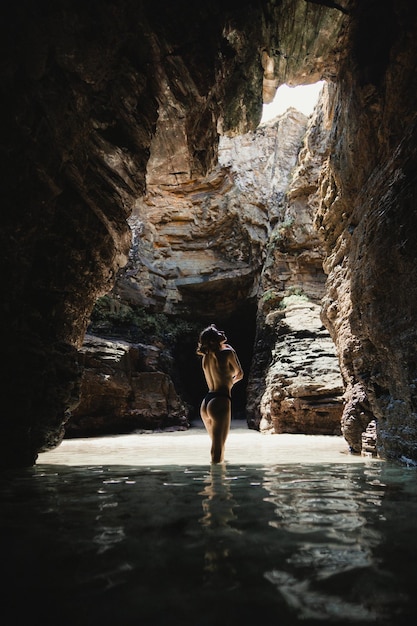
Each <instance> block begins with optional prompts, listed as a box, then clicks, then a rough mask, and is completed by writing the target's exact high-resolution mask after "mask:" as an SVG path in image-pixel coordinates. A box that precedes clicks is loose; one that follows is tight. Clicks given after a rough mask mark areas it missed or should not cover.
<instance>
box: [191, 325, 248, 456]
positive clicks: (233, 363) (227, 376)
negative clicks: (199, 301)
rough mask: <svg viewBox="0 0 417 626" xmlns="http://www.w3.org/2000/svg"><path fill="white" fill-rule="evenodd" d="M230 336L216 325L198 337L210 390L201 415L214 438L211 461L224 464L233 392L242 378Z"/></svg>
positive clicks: (198, 348) (199, 350) (202, 405)
mask: <svg viewBox="0 0 417 626" xmlns="http://www.w3.org/2000/svg"><path fill="white" fill-rule="evenodd" d="M226 342H227V337H226V335H225V334H224V332H223V331H222V330H218V329H217V328H216V326H215V325H214V324H211V326H208V327H207V328H205V329H204V330H203V331H202V332H201V334H200V338H199V342H198V346H197V354H200V355H202V357H203V359H202V366H203V372H204V376H205V378H206V382H207V386H208V388H209V391H208V393H207V395H206V397H205V398H204V400H203V401H202V403H201V407H200V414H201V419H202V420H203V422H204V426H205V427H206V430H207V432H208V434H209V435H210V438H211V443H212V445H211V460H212V462H213V463H221V462H222V461H223V458H224V445H225V443H226V439H227V435H228V434H229V430H230V420H231V416H232V407H231V402H232V398H231V395H230V394H231V390H232V387H233V385H234V384H235V383H237V382H238V381H239V380H242V378H243V370H242V367H241V365H240V363H239V359H238V358H237V354H236V352H235V351H234V349H233V348H232V346H229V345H228V344H227V343H226Z"/></svg>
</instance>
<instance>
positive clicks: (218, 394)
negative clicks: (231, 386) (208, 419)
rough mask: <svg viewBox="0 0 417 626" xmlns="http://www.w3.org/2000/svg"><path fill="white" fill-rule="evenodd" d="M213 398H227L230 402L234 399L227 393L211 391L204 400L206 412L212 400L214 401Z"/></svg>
mask: <svg viewBox="0 0 417 626" xmlns="http://www.w3.org/2000/svg"><path fill="white" fill-rule="evenodd" d="M213 398H227V399H228V400H230V401H231V400H232V398H231V397H230V396H229V394H228V393H227V392H226V391H209V392H208V394H207V395H206V397H205V398H204V400H203V402H204V408H205V409H206V410H207V405H208V403H209V402H210V400H213Z"/></svg>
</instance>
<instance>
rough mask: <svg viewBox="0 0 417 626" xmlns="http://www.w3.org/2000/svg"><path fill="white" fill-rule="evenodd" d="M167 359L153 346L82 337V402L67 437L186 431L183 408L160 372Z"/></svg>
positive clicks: (185, 415)
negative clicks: (171, 429) (139, 431)
mask: <svg viewBox="0 0 417 626" xmlns="http://www.w3.org/2000/svg"><path fill="white" fill-rule="evenodd" d="M167 361H170V355H169V354H167V353H166V352H165V351H163V350H161V349H160V348H158V347H157V346H149V345H144V344H140V343H139V344H138V343H136V344H132V343H130V342H127V341H121V340H112V341H109V340H106V339H103V338H99V337H95V336H92V335H87V336H86V338H85V340H84V344H83V347H82V349H81V350H80V364H81V365H82V367H83V375H82V379H81V393H80V396H81V402H80V403H79V404H78V406H77V407H76V409H75V410H74V411H73V413H72V416H71V420H70V421H69V422H68V424H67V428H66V434H67V436H70V437H76V436H83V437H85V436H89V435H97V434H100V435H102V434H118V433H121V432H132V431H135V430H136V431H137V430H144V429H145V430H158V429H164V428H167V427H171V428H172V427H175V428H176V429H186V428H188V427H189V422H188V419H187V415H188V408H187V407H186V405H185V404H184V403H183V402H182V401H181V399H180V397H179V396H178V394H177V392H176V390H175V387H174V384H173V382H172V379H171V377H170V375H169V374H168V373H167V372H166V371H164V370H166V369H167ZM168 369H169V368H168Z"/></svg>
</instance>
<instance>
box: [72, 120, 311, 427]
mask: <svg viewBox="0 0 417 626" xmlns="http://www.w3.org/2000/svg"><path fill="white" fill-rule="evenodd" d="M306 126H307V118H306V117H305V116H304V115H303V114H301V113H299V112H297V111H295V110H289V111H287V113H285V114H284V115H281V116H279V117H278V118H276V119H275V120H274V121H273V122H271V123H269V124H267V125H262V126H260V127H259V128H258V129H257V130H256V131H253V132H249V133H245V134H244V135H239V136H236V137H233V138H222V139H221V141H220V145H219V164H218V165H217V167H216V168H215V169H214V170H213V171H212V172H211V173H210V175H209V176H207V177H206V178H203V177H200V178H199V179H198V180H194V181H191V180H187V179H186V177H185V174H184V175H183V179H182V182H181V183H178V184H176V185H174V183H171V185H169V186H168V188H167V186H164V184H163V181H164V180H166V177H168V176H169V163H165V175H164V176H163V175H162V170H163V163H162V155H161V157H160V158H159V160H158V168H157V172H155V171H154V170H153V169H152V168H153V167H154V165H155V159H150V161H149V164H148V173H147V181H153V182H152V184H150V183H149V182H148V186H147V189H148V193H147V194H146V195H145V196H144V198H142V199H141V202H140V210H139V207H136V209H135V211H134V214H133V216H132V218H131V219H130V220H129V222H130V224H131V228H132V242H133V243H132V248H131V251H130V255H129V263H128V265H127V267H126V268H125V270H123V271H122V272H120V274H119V276H118V279H117V280H116V284H115V287H114V289H113V298H116V299H115V300H114V304H115V306H116V307H117V306H118V307H123V306H126V305H127V306H129V307H131V308H132V309H134V308H135V307H138V306H139V307H144V308H145V309H146V310H147V311H148V312H150V314H152V311H153V312H155V311H156V312H160V313H163V314H170V315H171V316H175V319H177V320H179V319H180V316H185V317H186V318H187V317H188V318H190V317H192V318H193V319H194V320H198V321H199V323H200V330H201V328H202V327H204V326H205V325H206V324H207V322H208V321H210V322H212V321H216V322H219V320H220V322H221V323H223V324H226V326H229V327H230V326H232V327H233V326H235V323H233V322H231V321H230V319H229V316H230V314H231V313H232V312H233V311H235V310H237V309H238V307H239V304H240V303H244V302H246V301H248V300H254V301H256V300H257V297H258V286H259V281H260V275H261V271H262V267H263V265H262V264H263V262H264V260H265V257H266V252H265V250H266V244H267V241H268V237H269V234H270V233H271V231H272V229H273V227H274V224H277V223H281V220H282V212H283V198H284V195H285V190H286V189H287V188H288V184H289V180H290V178H291V172H292V170H293V169H294V167H295V165H296V162H297V155H298V153H299V150H300V147H301V143H302V139H303V136H304V134H305V131H306ZM158 145H159V144H158V143H157V146H158ZM152 149H154V148H152ZM159 149H160V148H159ZM119 303H120V304H119ZM254 324H255V318H254V317H253V320H252V325H253V326H254ZM239 334H240V333H237V336H236V340H237V341H238V344H237V345H236V349H238V352H239V355H240V359H241V360H242V362H243V364H244V365H245V370H246V372H247V373H248V372H249V367H250V365H249V363H248V364H246V363H245V362H244V361H245V360H246V359H245V356H244V353H243V354H241V349H242V350H243V348H244V344H245V342H246V343H249V344H251V339H250V338H249V337H248V338H245V337H243V338H241V337H239ZM121 336H122V335H121ZM161 339H162V341H163V338H161ZM196 341H197V332H196V333H195V337H194V345H193V349H192V352H193V354H191V350H190V354H189V357H188V358H189V361H190V367H189V369H188V368H185V370H184V372H183V377H184V381H183V384H182V385H181V386H182V388H183V390H184V391H186V390H187V387H190V386H191V383H190V375H191V371H189V370H192V369H195V367H196V365H197V362H196V360H195V344H196ZM106 342H107V345H110V343H109V338H107V339H106ZM183 343H184V337H183V336H182V337H181V347H180V348H179V352H182V353H183V352H184V345H183ZM234 345H235V343H234ZM114 349H115V351H117V345H115V348H114ZM247 349H250V350H251V349H252V346H251V345H249V346H248V347H247ZM169 350H170V353H171V354H173V352H175V349H174V350H172V346H171V349H170V348H167V351H169ZM256 358H257V355H256V353H255V354H254V359H255V360H256ZM162 365H164V364H162ZM90 369H91V368H90ZM171 370H172V368H171ZM199 370H201V368H200V366H199ZM160 373H161V375H163V376H167V375H168V376H170V375H171V374H172V371H171V372H169V371H167V368H166V367H165V368H164V367H162V369H161V368H160ZM107 375H108V377H110V378H109V380H108V383H109V384H111V385H113V386H115V388H118V383H117V380H118V379H119V378H120V376H119V372H118V371H117V370H116V372H115V375H116V380H115V381H114V382H111V381H112V380H113V377H112V375H111V373H109V372H108V374H107ZM84 377H85V374H84ZM97 377H98V380H102V372H101V364H100V370H99V372H98V373H97ZM201 378H202V374H201ZM170 380H171V379H170ZM171 384H172V383H171ZM242 386H243V385H240V388H242ZM86 391H87V392H88V394H89V396H91V395H92V394H91V393H90V391H89V390H87V389H86V387H85V384H84V385H82V387H81V405H80V406H79V407H78V408H77V410H76V412H75V415H76V416H78V418H82V423H83V424H84V428H86V427H87V425H88V424H90V430H89V431H86V432H97V433H100V432H101V430H100V429H102V424H101V423H100V422H99V421H98V420H97V416H96V415H95V414H94V411H92V409H91V407H90V403H89V402H87V403H86V402H84V401H83V395H84V393H85V392H86ZM242 391H243V390H242ZM96 392H97V393H98V395H100V393H99V391H98V390H96ZM204 393H205V387H202V388H201V390H200V393H199V394H197V393H196V394H195V395H194V394H190V393H188V394H187V396H188V397H189V400H190V401H191V402H192V404H193V410H192V413H193V415H194V416H197V415H198V407H199V404H200V402H201V397H202V396H203V394H204ZM117 402H118V400H117V399H115V400H114V401H112V402H109V408H108V410H107V413H106V411H105V410H104V409H105V407H104V404H105V403H102V404H103V408H102V409H101V414H102V415H103V411H104V414H106V415H107V417H106V418H104V417H103V420H104V421H105V419H109V417H108V415H109V413H111V412H112V410H113V409H112V408H111V405H114V404H115V403H116V404H117ZM233 404H234V409H236V402H235V401H234V403H233ZM237 404H238V406H237V411H238V413H241V409H240V408H239V403H237ZM240 404H241V405H242V407H241V408H242V409H243V408H244V404H245V402H243V403H240ZM116 413H118V415H114V417H113V420H112V421H113V423H114V424H116V423H117V421H118V419H120V418H121V415H120V411H118V412H116ZM122 413H123V415H125V414H126V410H125V409H123V411H122ZM157 413H158V410H157V408H156V407H155V408H154V415H153V419H154V421H155V423H157V424H158V420H157V417H156V416H157ZM234 414H235V413H234ZM241 417H243V415H241ZM78 418H77V419H78ZM72 421H73V420H72V419H71V422H70V423H69V427H68V426H67V435H69V436H71V434H72V433H73V432H74V429H73V428H72V427H71V425H72ZM109 421H111V420H109ZM160 422H161V423H164V424H165V425H167V426H168V425H169V426H175V425H177V424H178V419H177V418H176V415H175V413H174V414H173V416H172V420H170V418H169V415H167V414H166V409H163V414H162V415H161V416H160ZM103 423H104V422H103ZM120 427H121V428H122V429H123V428H125V426H124V422H123V420H120ZM300 428H302V427H301V426H300Z"/></svg>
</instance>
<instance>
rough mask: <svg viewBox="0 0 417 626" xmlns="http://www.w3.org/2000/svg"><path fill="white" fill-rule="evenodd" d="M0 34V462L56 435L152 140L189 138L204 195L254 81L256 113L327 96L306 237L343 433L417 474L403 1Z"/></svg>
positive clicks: (412, 192) (149, 14)
mask: <svg viewBox="0 0 417 626" xmlns="http://www.w3.org/2000/svg"><path fill="white" fill-rule="evenodd" d="M0 24H1V37H0V41H1V44H2V52H1V59H2V64H1V78H2V80H1V83H0V84H1V89H2V103H3V111H2V125H3V140H2V146H1V172H2V175H3V184H2V194H3V211H2V229H1V250H2V254H3V273H2V276H3V298H2V302H1V311H2V320H1V321H2V323H1V326H2V331H3V337H2V347H3V359H4V362H5V364H6V367H5V373H4V375H3V376H2V390H1V398H2V402H3V419H2V422H1V455H0V456H1V458H0V462H1V464H2V465H5V466H11V465H18V466H22V465H30V464H32V463H33V462H34V460H35V458H36V455H37V452H38V451H39V450H42V449H44V448H46V447H50V446H53V445H56V444H57V443H59V441H60V440H61V438H62V436H63V425H64V424H65V421H66V419H67V411H68V409H69V408H71V407H74V406H75V405H76V403H77V398H78V387H79V380H80V379H79V369H78V355H77V348H79V347H80V346H81V344H82V341H83V338H84V333H85V329H86V327H87V324H88V320H89V317H90V313H91V310H92V307H93V303H94V301H95V300H96V298H97V296H98V295H100V294H103V293H105V292H106V291H108V289H109V288H110V287H111V286H112V284H113V282H114V277H115V274H116V272H117V270H118V268H119V267H120V266H121V265H123V263H124V262H125V260H126V256H127V254H128V250H129V244H130V241H129V238H130V232H129V228H128V226H127V218H128V217H129V216H130V214H131V212H132V211H133V209H134V208H135V207H137V205H138V202H140V198H141V197H142V196H143V195H144V194H145V193H146V188H145V176H146V168H147V163H148V160H149V157H150V154H151V144H152V141H153V138H154V137H157V136H159V137H160V140H161V142H162V143H164V144H165V143H168V142H169V141H170V142H171V143H172V141H173V139H172V138H175V137H176V133H177V134H179V135H181V136H182V137H183V138H184V142H183V145H186V148H187V149H186V152H185V153H184V154H183V155H182V156H181V155H180V153H178V156H181V159H180V163H179V164H178V162H177V161H175V162H174V161H173V167H172V172H171V173H172V177H171V179H170V180H172V179H173V180H175V181H176V182H181V176H182V174H181V172H182V171H183V170H184V167H183V166H184V165H185V171H186V172H187V176H188V178H189V180H196V179H197V178H200V177H201V176H205V175H206V174H207V173H208V172H209V171H210V170H211V169H212V167H213V165H214V164H215V163H216V162H217V134H218V133H220V134H222V133H223V134H224V133H226V134H233V133H234V134H237V133H242V132H247V131H249V130H254V129H255V128H256V126H257V124H258V122H259V118H260V111H261V92H262V83H263V79H264V83H263V86H264V92H265V98H266V99H268V98H270V97H271V94H272V93H273V90H274V89H275V86H276V85H278V84H280V83H282V82H285V81H286V82H289V83H290V84H297V83H298V84H299V83H303V82H304V83H306V82H313V81H314V80H317V79H319V78H328V79H331V80H332V81H333V82H334V83H335V86H336V88H335V91H334V100H333V101H334V111H335V114H334V121H333V125H332V130H331V133H330V149H329V157H328V167H327V170H326V172H325V174H324V175H323V177H322V179H321V186H320V189H321V197H322V200H321V203H320V207H319V210H318V214H317V218H316V226H317V230H318V231H319V233H320V236H321V237H322V241H323V246H324V250H325V254H326V257H327V258H326V261H325V268H326V271H327V272H328V275H329V278H328V286H327V289H328V296H327V300H326V304H325V309H324V315H323V321H324V322H325V324H326V326H327V327H328V328H329V330H330V332H331V334H332V337H333V339H334V341H335V344H336V346H337V350H338V354H339V358H340V362H341V370H342V375H343V380H344V384H345V386H346V401H347V404H346V409H345V413H344V418H343V430H344V432H345V435H346V436H347V438H348V440H349V442H350V444H351V445H352V447H358V444H357V441H358V437H357V431H358V430H360V429H361V428H363V425H364V424H365V423H366V422H367V421H368V419H370V418H371V417H372V416H374V417H376V418H377V441H378V448H379V451H380V453H381V454H382V455H383V456H386V457H389V458H394V459H404V460H407V459H408V460H409V461H411V462H412V461H416V460H417V446H416V441H417V432H416V429H417V426H416V424H417V420H416V414H415V406H416V401H417V398H416V387H415V384H416V382H415V381H416V379H417V366H416V362H417V361H416V358H415V346H416V328H417V320H416V316H417V313H416V311H417V306H416V305H417V290H416V287H415V273H416V264H417V263H416V245H415V243H416V242H415V233H416V232H417V228H416V226H417V224H416V212H415V208H414V201H415V197H416V178H415V164H416V154H415V146H416V126H415V119H416V110H417V106H416V105H417V103H416V98H417V90H416V89H415V80H416V79H415V61H416V58H417V50H416V46H417V37H416V33H417V7H416V4H415V2H414V1H413V0H398V1H397V0H396V1H393V0H383V1H382V2H380V1H378V2H377V1H376V0H367V1H366V2H359V1H357V0H345V1H344V2H343V3H342V2H340V3H332V2H327V1H326V2H324V1H323V3H319V2H317V1H316V0H315V1H314V2H313V1H304V0H284V2H280V3H273V2H270V1H269V0H268V1H267V0H265V1H260V2H258V3H253V2H249V0H248V1H245V0H240V1H239V2H235V1H234V0H223V1H222V2H217V1H216V2H210V3H205V4H201V3H183V2H179V1H173V2H170V3H166V2H160V1H159V0H152V2H148V1H145V0H143V1H137V0H118V1H117V2H116V1H112V0H110V1H109V2H106V3H102V2H98V1H92V2H81V1H75V2H72V1H70V0H57V1H56V2H53V3H51V2H49V1H47V0H39V1H37V2H36V3H35V2H32V1H31V0H22V1H21V2H19V3H14V4H11V3H3V4H2V7H1V20H0ZM159 120H160V122H161V125H159ZM162 122H164V128H163V124H162ZM173 154H174V155H176V151H175V150H174V151H173ZM230 232H233V231H232V230H231V231H230ZM245 288H247V286H245ZM356 423H359V424H361V426H360V428H359V429H358V428H357V427H356V425H355V426H352V424H356Z"/></svg>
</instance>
